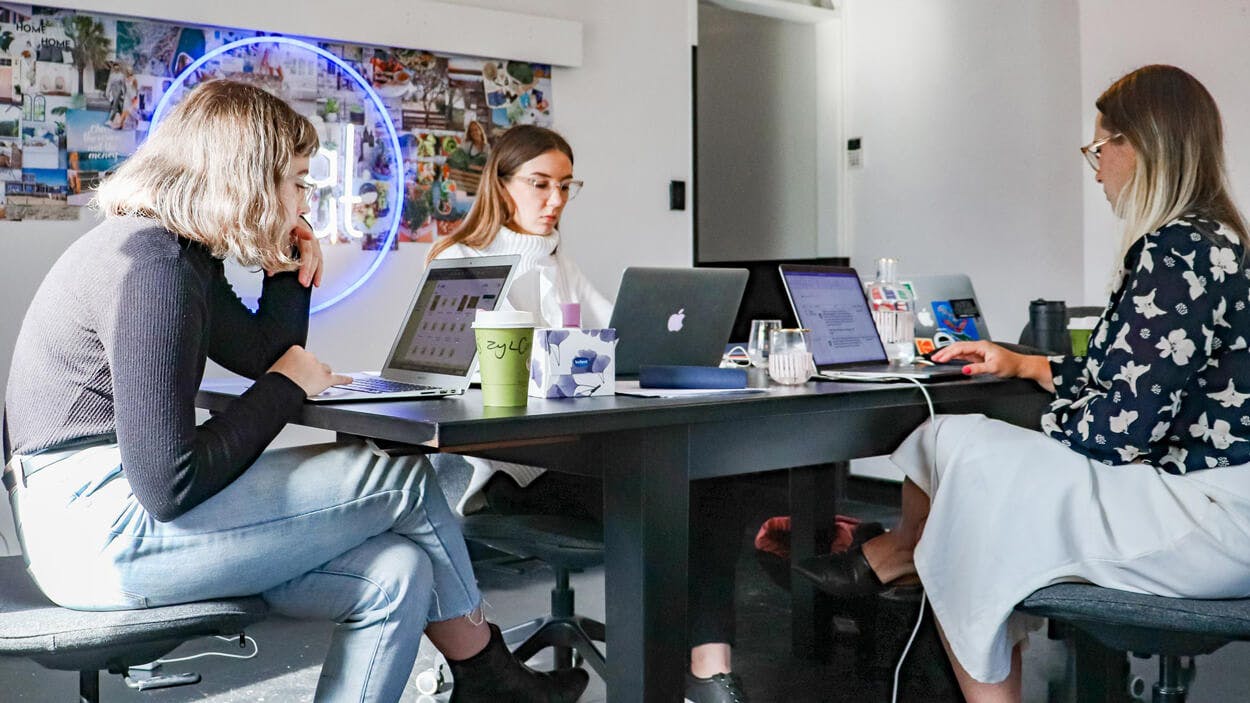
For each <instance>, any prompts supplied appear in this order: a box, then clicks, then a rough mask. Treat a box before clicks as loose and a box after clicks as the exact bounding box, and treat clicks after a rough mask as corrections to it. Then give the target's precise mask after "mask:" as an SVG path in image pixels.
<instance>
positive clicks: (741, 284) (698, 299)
mask: <svg viewBox="0 0 1250 703" xmlns="http://www.w3.org/2000/svg"><path fill="white" fill-rule="evenodd" d="M746 285H747V272H746V271H745V270H744V269H714V268H684V269H683V268H639V267H631V268H627V269H625V275H624V276H623V277H622V278H621V287H620V290H619V291H618V292H617V295H616V306H615V307H614V308H613V309H612V322H611V324H610V326H611V327H614V328H616V336H617V339H618V340H619V341H617V343H616V373H617V375H618V376H633V375H637V373H638V369H639V368H641V367H642V366H648V365H653V364H663V365H678V366H717V365H719V364H720V359H721V355H722V354H723V353H724V351H725V342H727V341H729V331H730V330H731V329H732V328H733V322H734V315H736V314H737V312H738V304H739V303H740V302H742V291H743V290H744V289H745V288H746Z"/></svg>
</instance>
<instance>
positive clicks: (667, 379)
mask: <svg viewBox="0 0 1250 703" xmlns="http://www.w3.org/2000/svg"><path fill="white" fill-rule="evenodd" d="M638 387H639V388H746V387H747V372H746V369H722V368H717V367H715V366H643V367H641V368H640V369H638Z"/></svg>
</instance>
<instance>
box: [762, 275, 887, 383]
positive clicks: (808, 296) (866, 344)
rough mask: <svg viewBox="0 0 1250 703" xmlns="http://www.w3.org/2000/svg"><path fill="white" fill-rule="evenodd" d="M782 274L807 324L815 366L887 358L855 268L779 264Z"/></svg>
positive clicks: (798, 314) (797, 314) (802, 321)
mask: <svg viewBox="0 0 1250 703" xmlns="http://www.w3.org/2000/svg"><path fill="white" fill-rule="evenodd" d="M781 275H782V278H783V279H784V282H785V286H786V292H787V293H788V294H789V296H790V303H791V304H792V305H793V306H794V314H795V317H797V318H798V321H799V324H800V325H802V326H803V327H806V328H807V329H809V330H811V331H810V333H809V336H808V341H809V343H810V344H811V346H812V357H813V360H814V361H815V362H816V366H818V367H821V368H823V367H826V366H836V365H840V364H857V363H871V362H881V363H886V361H887V360H886V356H885V348H884V347H882V346H881V337H879V336H878V335H877V326H876V324H874V323H873V320H872V313H871V312H869V310H868V301H867V299H865V298H864V289H863V284H861V283H860V282H859V276H858V275H857V274H856V273H855V270H854V269H849V268H834V267H816V266H810V267H809V266H801V267H800V266H796V267H790V266H782V267H781Z"/></svg>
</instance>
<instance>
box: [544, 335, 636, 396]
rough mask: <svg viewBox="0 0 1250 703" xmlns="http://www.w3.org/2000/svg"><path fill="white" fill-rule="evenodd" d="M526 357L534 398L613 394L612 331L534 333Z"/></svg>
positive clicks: (614, 368)
mask: <svg viewBox="0 0 1250 703" xmlns="http://www.w3.org/2000/svg"><path fill="white" fill-rule="evenodd" d="M533 349H534V350H533V353H532V356H530V390H529V393H530V395H531V396H533V397H535V398H583V397H587V396H592V395H612V394H614V393H616V360H615V358H616V330H614V329H610V328H609V329H601V330H579V329H536V330H534V347H533Z"/></svg>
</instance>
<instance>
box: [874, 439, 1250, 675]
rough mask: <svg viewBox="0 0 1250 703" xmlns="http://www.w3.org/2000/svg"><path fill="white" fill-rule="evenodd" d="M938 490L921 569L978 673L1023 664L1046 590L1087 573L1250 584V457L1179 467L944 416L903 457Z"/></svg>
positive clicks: (1108, 580)
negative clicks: (1020, 657)
mask: <svg viewBox="0 0 1250 703" xmlns="http://www.w3.org/2000/svg"><path fill="white" fill-rule="evenodd" d="M890 459H891V461H893V462H894V464H895V465H897V466H898V467H899V468H900V469H901V470H902V471H903V472H904V473H905V474H907V476H908V477H909V478H911V480H912V481H914V482H915V483H916V484H917V485H918V486H919V487H920V488H921V489H922V490H923V491H924V492H925V493H926V494H928V495H929V497H930V499H931V501H932V506H931V509H930V514H929V518H928V521H927V522H926V524H925V528H924V536H923V537H922V538H921V540H920V543H919V544H918V545H917V547H916V552H915V561H916V569H917V571H918V572H919V574H920V579H921V581H922V582H923V584H924V587H925V591H926V592H927V594H928V598H929V601H930V603H932V606H933V611H934V613H935V614H936V615H937V619H938V622H940V623H941V625H942V628H943V630H944V632H945V633H946V636H947V638H948V639H949V641H950V645H951V650H952V651H953V652H954V654H955V657H956V658H957V659H958V660H959V663H960V664H961V665H963V667H964V669H965V670H966V671H967V672H968V673H969V674H971V675H972V676H973V678H975V679H977V680H978V681H983V682H986V683H995V682H999V681H1002V680H1003V679H1005V678H1006V677H1007V675H1008V674H1009V673H1010V670H1011V650H1012V647H1013V646H1015V645H1016V644H1017V643H1019V642H1020V641H1022V640H1023V639H1025V638H1026V637H1027V635H1028V631H1029V630H1030V629H1031V628H1032V627H1033V626H1034V625H1036V624H1037V622H1038V621H1037V620H1036V619H1034V618H1029V617H1028V616H1024V615H1020V614H1017V613H1014V612H1013V609H1014V608H1015V606H1016V604H1018V603H1019V602H1020V601H1021V600H1023V599H1024V598H1025V597H1026V596H1028V595H1029V594H1030V593H1032V592H1033V591H1035V590H1037V589H1039V588H1042V587H1044V586H1048V585H1051V584H1055V583H1060V582H1070V581H1077V582H1080V581H1086V582H1090V583H1094V584H1097V585H1099V586H1105V587H1108V588H1116V589H1121V590H1126V591H1135V592H1138V593H1152V594H1156V595H1162V596H1175V597H1188V598H1241V597H1247V596H1250V464H1247V465H1241V466H1231V467H1224V468H1217V469H1210V470H1206V471H1198V472H1194V473H1192V474H1189V475H1185V476H1176V475H1172V474H1169V473H1166V472H1164V471H1160V470H1158V469H1156V468H1154V467H1152V466H1148V465H1144V464H1130V465H1124V466H1107V465H1105V464H1102V463H1099V462H1096V461H1091V460H1089V459H1087V458H1086V457H1084V456H1082V455H1080V454H1078V453H1076V452H1074V451H1072V450H1071V449H1068V448H1067V447H1065V446H1063V445H1062V444H1060V443H1059V442H1056V441H1055V440H1052V439H1050V438H1049V437H1047V436H1046V435H1043V434H1042V433H1041V432H1038V431H1035V430H1027V429H1023V428H1020V427H1016V426H1014V425H1009V424H1007V423H1004V422H1000V421H997V420H990V419H988V418H986V417H985V416H983V415H944V416H938V417H937V418H936V419H935V420H934V421H932V422H927V423H925V424H924V425H922V426H921V427H919V428H917V429H916V431H915V432H913V433H912V434H911V435H910V436H909V437H908V438H907V439H906V440H905V441H904V442H903V444H902V445H901V446H899V448H898V450H897V451H895V452H894V454H893V455H892V456H891V457H890Z"/></svg>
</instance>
